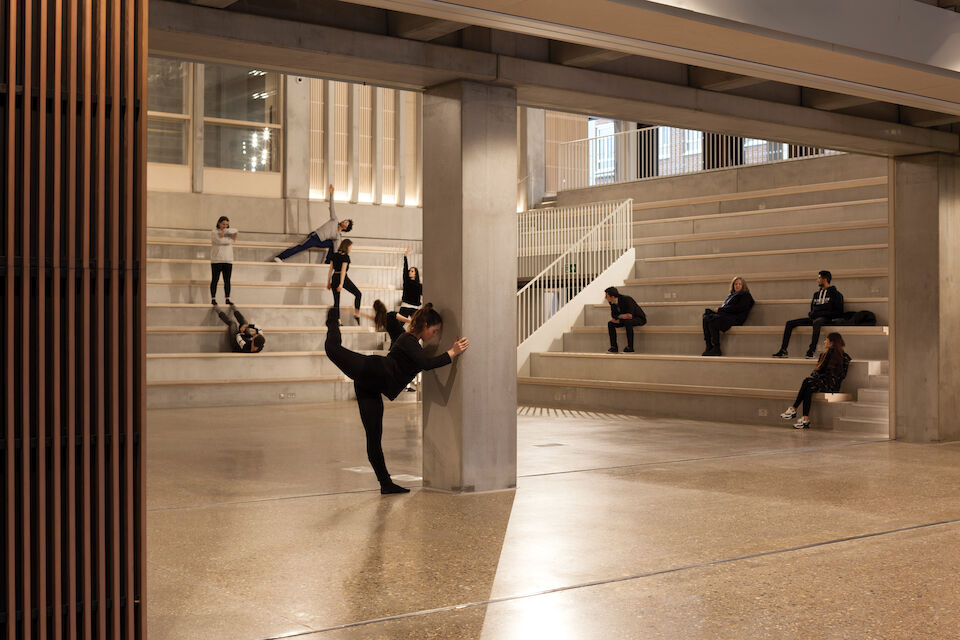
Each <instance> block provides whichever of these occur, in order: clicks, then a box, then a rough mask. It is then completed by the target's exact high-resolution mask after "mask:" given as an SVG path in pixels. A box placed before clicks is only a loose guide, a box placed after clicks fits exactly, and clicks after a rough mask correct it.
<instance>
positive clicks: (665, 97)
mask: <svg viewBox="0 0 960 640" xmlns="http://www.w3.org/2000/svg"><path fill="white" fill-rule="evenodd" d="M148 42H149V47H150V53H153V54H158V55H166V56H170V57H176V58H182V59H187V60H199V61H207V62H220V63H226V64H236V65H249V66H254V67H256V68H259V69H270V70H273V71H280V72H283V73H290V74H296V75H301V76H310V77H319V78H331V79H337V80H348V81H353V82H366V83H369V84H374V85H381V86H387V87H398V88H407V89H417V90H420V89H425V88H427V87H431V86H434V85H438V84H442V83H445V82H450V81H454V80H474V81H479V82H491V83H492V82H496V83H498V84H503V85H507V86H512V87H515V88H516V89H517V94H518V100H519V101H520V103H521V104H522V105H526V106H533V107H542V108H548V109H557V110H561V111H570V112H574V113H588V114H592V115H600V116H607V117H612V118H615V119H618V120H628V121H633V122H645V123H652V124H671V125H674V126H679V127H687V128H691V129H701V130H705V131H716V132H718V133H729V134H732V135H740V136H747V137H752V138H765V139H768V140H780V141H783V142H792V143H797V144H806V145H811V146H820V147H827V148H833V149H840V150H845V151H855V152H861V153H873V154H878V155H904V154H911V153H924V152H930V151H945V152H951V153H955V152H957V151H958V150H960V138H958V136H957V135H955V134H952V133H948V132H944V131H937V130H932V129H920V128H916V127H910V126H907V125H903V124H894V123H890V122H884V121H878V120H872V119H869V118H860V117H854V116H849V115H843V114H837V113H830V112H826V111H820V110H817V109H809V108H805V107H799V106H793V105H786V104H778V103H774V102H770V101H767V100H759V99H755V98H746V97H743V96H736V95H730V94H725V93H719V92H716V91H704V90H700V89H694V88H691V87H687V86H681V85H675V84H668V83H664V82H655V81H652V80H643V79H639V78H631V77H627V76H623V75H619V74H615V73H604V72H600V71H595V70H590V69H578V68H575V67H569V66H563V65H559V64H551V63H547V62H537V61H534V60H528V59H521V58H515V57H508V56H503V55H497V54H492V53H486V52H480V51H468V50H464V49H458V48H455V47H448V46H442V45H437V44H432V43H426V42H417V41H414V40H405V39H402V38H396V37H391V36H386V35H377V34H370V33H360V32H356V31H349V30H346V29H336V28H333V27H325V26H320V25H312V24H304V23H300V22H292V21H288V20H279V19H274V18H264V17H261V16H254V15H249V14H244V13H239V12H235V11H217V10H214V9H206V8H201V7H194V6H190V5H187V4H180V3H173V2H167V1H164V0H153V1H152V2H151V3H150V16H149V40H148Z"/></svg>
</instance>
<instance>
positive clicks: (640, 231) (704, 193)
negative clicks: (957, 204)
mask: <svg viewBox="0 0 960 640" xmlns="http://www.w3.org/2000/svg"><path fill="white" fill-rule="evenodd" d="M886 183H887V177H886V163H885V162H884V161H883V160H882V159H877V158H864V157H858V156H852V155H839V156H832V157H826V158H812V159H805V160H797V161H790V162H784V163H779V164H774V165H764V166H757V167H741V168H737V169H726V170H720V171H713V172H708V173H704V174H698V175H693V176H679V177H671V178H662V179H654V180H644V181H639V182H635V183H631V184H622V185H615V186H611V187H600V188H593V189H585V190H581V191H576V192H569V193H564V194H561V198H560V202H559V204H561V205H569V204H576V203H579V202H583V201H586V200H588V199H592V200H598V201H599V200H608V199H611V198H633V200H634V207H633V209H634V211H633V220H634V223H633V226H634V228H633V234H634V248H635V251H636V256H637V260H636V263H635V265H634V273H633V277H632V278H630V279H628V280H627V282H626V283H625V285H624V286H621V287H619V288H620V290H621V291H622V292H624V293H626V294H628V295H630V296H632V297H634V298H635V299H636V300H637V301H638V302H639V303H640V305H641V306H642V307H643V308H644V310H645V311H646V314H647V318H648V324H647V325H646V326H645V327H642V328H640V329H637V330H636V344H635V349H636V351H637V353H635V354H623V353H620V354H607V353H606V349H607V347H608V346H609V342H608V338H607V329H606V324H607V320H608V319H609V307H608V305H606V304H605V303H603V301H602V299H601V300H597V303H596V304H592V305H590V306H589V307H587V308H586V309H585V310H584V312H583V313H582V314H581V317H580V319H579V321H578V322H577V324H576V326H574V327H572V328H571V330H570V331H568V332H567V333H566V334H565V335H564V336H563V340H562V349H561V350H560V351H558V352H552V353H538V354H533V355H532V357H531V361H530V362H531V366H530V375H529V376H528V377H524V378H521V379H520V380H519V399H520V401H521V403H523V404H529V405H534V406H545V407H556V408H569V409H590V410H598V411H600V410H621V411H624V410H625V411H631V412H638V413H646V414H653V415H662V416H670V417H678V418H693V419H716V420H723V421H735V422H746V423H759V424H782V423H781V422H780V419H779V417H778V416H779V414H780V412H781V411H783V409H784V408H785V407H786V406H787V405H788V404H792V402H793V399H794V397H795V395H796V390H797V388H798V387H799V384H800V381H801V380H802V379H803V377H804V376H806V375H807V374H808V373H809V372H810V370H812V369H813V366H814V364H815V362H814V361H812V360H807V359H805V358H803V357H802V356H803V354H804V352H805V351H806V347H807V345H808V344H809V340H810V332H811V329H810V328H809V327H801V328H799V329H798V330H795V331H794V332H793V338H792V340H791V343H790V349H789V350H790V354H791V356H792V357H790V358H787V359H783V360H780V359H774V358H771V357H770V354H772V353H773V352H774V351H776V350H777V348H778V347H779V344H780V338H781V335H782V333H783V325H784V322H785V321H786V320H789V319H791V318H799V317H803V316H805V315H806V313H807V311H808V310H809V304H810V297H811V295H812V294H813V291H814V290H815V289H816V286H817V285H816V277H817V272H818V271H819V270H820V269H829V270H830V271H832V272H833V283H834V284H835V285H837V287H838V289H839V290H840V291H841V292H842V293H843V294H844V297H845V302H846V305H845V307H846V309H847V310H861V309H869V310H870V311H872V312H873V313H874V314H876V316H877V321H878V326H876V327H853V326H846V327H836V328H829V329H825V330H824V331H823V332H822V333H821V340H822V338H823V337H824V336H825V335H826V333H828V332H829V331H830V330H837V331H839V332H840V333H842V334H843V336H844V339H845V341H846V343H847V352H848V353H850V355H851V356H852V357H853V358H854V361H853V363H852V365H851V367H850V371H849V374H848V377H847V380H846V381H845V383H844V387H843V391H844V392H843V393H842V394H829V395H827V394H820V395H818V396H817V397H816V398H815V402H814V409H813V411H812V415H811V418H812V421H813V423H814V426H815V427H817V428H836V429H842V430H845V431H857V432H861V433H868V434H873V435H881V436H886V435H887V434H888V426H887V424H888V417H887V397H886V387H887V384H888V377H887V366H888V363H887V360H888V348H889V337H888V336H889V331H888V327H887V326H886V324H887V322H888V318H889V313H888V297H887V296H888V273H887V264H888V247H887V240H888V229H887V186H886ZM565 198H566V200H565ZM737 275H740V276H743V277H744V278H745V280H746V281H747V283H748V285H749V287H750V290H751V293H752V294H753V297H754V298H755V300H756V305H755V306H754V308H753V310H752V311H751V314H750V317H749V318H748V320H747V323H746V324H745V325H744V326H742V327H734V328H732V329H731V330H730V331H728V332H727V333H726V334H723V337H722V349H723V354H724V355H723V357H719V358H717V357H702V356H700V355H699V354H700V353H701V352H702V351H703V350H704V341H703V333H702V329H701V320H700V318H701V314H702V313H703V310H704V308H707V307H709V308H716V307H717V306H718V305H719V304H720V303H721V302H722V300H723V298H724V297H725V296H726V294H727V292H728V291H729V285H730V281H731V279H732V278H733V277H734V276H737ZM610 284H618V283H610ZM619 333H620V335H619V343H620V347H621V348H623V346H624V344H625V342H624V339H623V335H622V330H619Z"/></svg>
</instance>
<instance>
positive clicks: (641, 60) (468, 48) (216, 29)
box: [149, 0, 960, 155]
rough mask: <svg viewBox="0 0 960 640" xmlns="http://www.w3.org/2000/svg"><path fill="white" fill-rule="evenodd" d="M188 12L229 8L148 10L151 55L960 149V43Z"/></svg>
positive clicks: (646, 18)
mask: <svg viewBox="0 0 960 640" xmlns="http://www.w3.org/2000/svg"><path fill="white" fill-rule="evenodd" d="M821 1H824V2H826V1H827V0H806V3H789V4H791V5H795V6H800V7H803V6H813V5H815V4H817V3H819V2H821ZM860 1H862V2H878V3H900V4H909V5H910V6H913V7H917V8H918V9H919V10H920V14H918V15H911V16H908V17H909V18H910V19H911V20H913V21H914V22H915V23H919V24H925V23H924V22H923V21H924V20H927V19H928V18H929V16H928V15H927V14H928V13H932V14H933V15H934V16H946V17H947V18H949V19H953V18H954V16H956V19H957V24H956V26H957V28H958V31H957V33H960V15H957V14H954V13H953V12H944V11H942V10H940V9H938V8H935V7H932V6H927V5H924V4H922V3H921V2H914V1H912V0H851V2H860ZM192 2H194V3H201V2H202V3H204V4H214V3H216V4H217V5H228V8H227V9H226V10H215V9H207V8H201V7H194V6H190V5H189V4H186V3H178V2H169V1H166V0H153V1H152V2H151V12H150V40H149V41H150V49H151V53H153V54H159V55H169V56H174V57H182V58H187V59H195V60H201V61H215V62H223V63H233V64H245V65H247V64H248V65H252V66H259V67H262V68H269V69H274V70H277V71H283V72H286V73H295V74H299V75H307V76H316V77H327V78H335V79H344V80H352V81H362V82H369V83H372V84H382V85H385V86H396V87H401V88H409V89H415V90H422V89H425V88H428V87H430V86H433V85H436V84H440V83H443V82H448V81H451V80H456V79H472V80H478V81H484V82H500V83H508V84H511V85H513V86H515V87H517V91H518V99H519V100H520V101H521V102H523V103H524V104H527V105H529V106H538V107H545V108H554V109H560V110H566V111H574V112H579V113H589V114H592V115H603V116H608V117H614V118H618V119H623V120H633V121H637V122H641V123H645V124H672V125H676V126H687V127H691V128H699V129H703V130H708V131H717V132H721V133H730V134H735V135H745V136H749V137H758V138H764V137H766V138H769V139H775V140H782V141H784V142H795V143H799V144H809V145H816V146H826V147H831V148H835V149H842V150H848V151H859V152H864V153H874V154H881V155H901V154H908V153H919V152H925V151H930V150H939V151H948V152H957V151H958V148H960V147H958V144H960V143H958V136H957V134H958V133H960V124H958V123H960V72H958V71H957V70H955V69H953V68H952V67H951V66H950V65H951V63H950V62H949V61H950V60H952V58H951V56H953V55H956V58H957V60H956V65H955V66H956V67H957V68H958V69H960V38H954V39H953V41H950V42H948V43H946V44H943V43H941V46H939V47H937V48H936V50H935V51H934V50H933V49H934V48H933V47H929V46H928V47H927V49H926V50H924V49H923V48H922V47H912V48H911V46H910V41H909V39H907V41H905V42H902V41H897V42H891V43H887V44H885V45H883V46H881V45H879V44H878V45H876V46H874V45H870V46H873V48H874V49H879V50H880V51H875V50H865V49H863V47H867V45H868V44H870V43H869V42H867V41H866V40H865V39H864V37H863V36H858V38H859V39H857V38H852V39H848V41H844V42H842V43H833V44H827V43H824V42H822V41H817V40H815V39H813V38H812V37H811V36H815V35H818V34H817V32H816V31H815V29H816V22H817V21H816V20H812V19H810V16H807V18H808V19H807V20H806V22H804V21H797V22H799V24H795V25H790V29H792V31H793V32H783V31H777V30H775V29H774V27H778V26H780V27H781V28H786V27H785V26H783V25H781V22H782V21H783V20H784V17H782V16H779V17H778V16H774V17H766V18H764V17H763V16H761V18H762V19H757V20H755V22H757V23H759V24H761V25H763V26H757V25H756V24H753V25H745V24H743V23H742V22H736V21H735V20H733V18H732V17H730V16H718V15H708V14H705V13H698V12H696V11H693V10H691V9H690V8H689V7H694V8H697V7H700V5H710V6H711V7H715V6H721V5H722V6H724V7H728V8H729V7H731V6H733V7H734V8H735V9H737V10H738V11H740V12H741V13H742V12H744V11H746V10H747V9H749V8H750V6H753V4H752V3H757V2H760V3H764V2H767V0H730V1H728V2H724V3H718V2H707V0H676V1H675V2H667V1H666V0H663V1H662V2H648V1H646V0H617V1H611V0H594V1H592V2H589V3H585V2H580V1H576V0H484V1H483V2H481V1H479V0H449V1H445V2H437V1H436V0H353V1H352V3H351V2H337V1H335V0H313V1H312V2H311V3H303V2H299V1H298V0H237V1H233V2H227V1H226V0H192ZM831 2H832V0H831ZM958 2H960V0H958ZM768 4H769V3H768ZM673 5H684V7H678V6H673ZM778 6H779V5H778ZM397 8H402V9H404V11H396V10H394V9H397ZM900 9H903V7H900ZM778 11H779V9H778ZM788 13H789V12H788ZM731 15H733V14H731ZM737 15H739V14H737ZM737 15H734V16H733V17H737ZM739 17H741V18H742V15H739ZM790 17H791V16H790V15H787V16H786V19H789V18H790ZM861 17H862V16H861ZM902 17H903V16H902V15H901V18H902ZM842 18H843V16H840V17H839V18H836V19H835V20H834V21H835V22H837V21H839V22H841V23H842ZM548 20H549V21H548ZM934 22H936V21H934ZM941 22H942V20H941ZM808 23H809V24H808ZM952 24H953V23H949V24H948V26H950V25H952ZM887 28H888V25H886V23H884V22H883V21H882V20H881V21H879V22H878V24H877V27H876V29H877V32H878V33H885V31H884V30H885V29H887ZM830 29H831V31H830V32H829V33H832V34H834V35H833V37H834V38H835V39H841V38H840V37H839V36H840V35H842V33H841V32H837V31H836V25H831V27H830ZM933 33H940V32H939V31H934V32H933ZM838 34H839V35H838ZM820 35H825V34H820ZM901 40H902V39H901ZM881 44H882V43H881ZM854 45H858V46H859V47H861V48H860V49H858V48H856V47H855V46H854ZM892 53H897V54H898V55H899V56H901V57H899V58H897V57H894V56H893V55H892ZM937 65H941V66H937Z"/></svg>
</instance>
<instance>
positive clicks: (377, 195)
mask: <svg viewBox="0 0 960 640" xmlns="http://www.w3.org/2000/svg"><path fill="white" fill-rule="evenodd" d="M370 113H371V118H372V121H371V123H370V124H371V127H370V132H371V134H372V135H371V141H372V142H373V154H372V155H373V204H380V203H381V202H383V126H382V123H383V89H382V88H380V87H374V88H373V108H372V109H371V110H370Z"/></svg>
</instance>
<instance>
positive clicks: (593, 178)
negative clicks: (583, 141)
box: [587, 118, 617, 184]
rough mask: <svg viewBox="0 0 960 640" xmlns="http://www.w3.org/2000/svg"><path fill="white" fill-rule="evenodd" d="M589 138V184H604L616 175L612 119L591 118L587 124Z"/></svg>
mask: <svg viewBox="0 0 960 640" xmlns="http://www.w3.org/2000/svg"><path fill="white" fill-rule="evenodd" d="M587 130H588V132H589V136H590V138H592V139H591V140H590V184H606V183H608V182H611V181H613V179H614V177H615V175H616V170H617V168H616V138H615V137H614V135H613V134H614V133H615V132H616V131H615V127H614V123H613V120H607V119H606V118H594V119H591V120H590V122H589V123H588V125H587Z"/></svg>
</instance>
